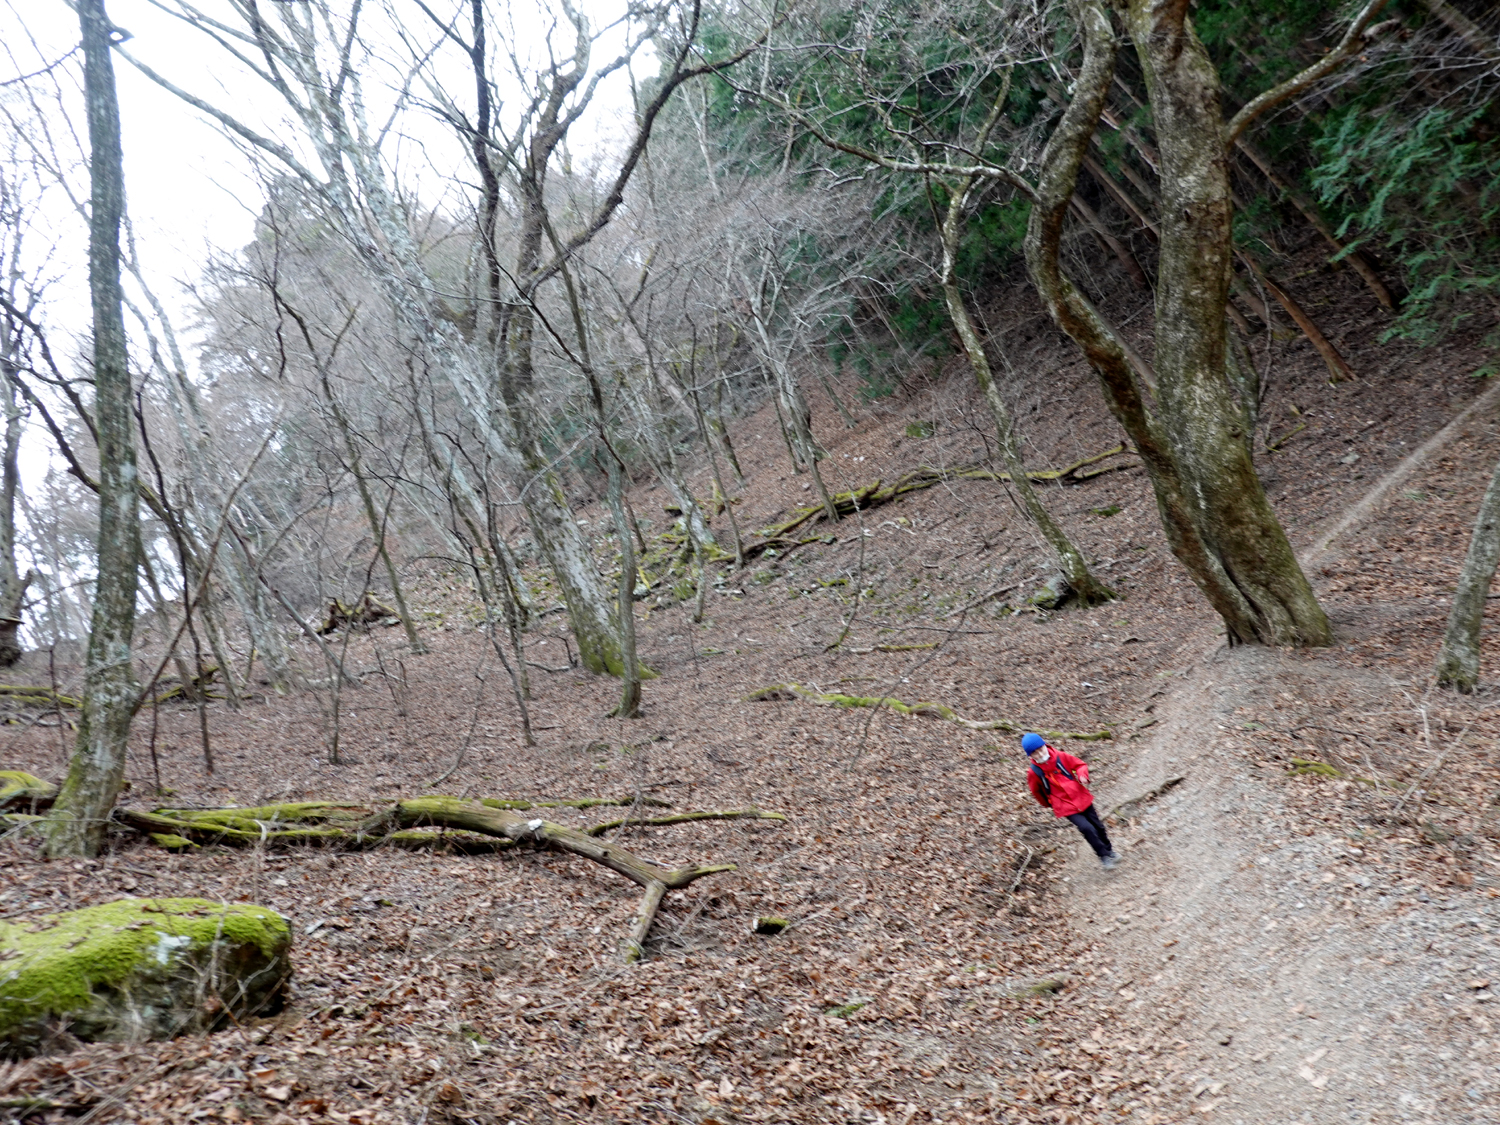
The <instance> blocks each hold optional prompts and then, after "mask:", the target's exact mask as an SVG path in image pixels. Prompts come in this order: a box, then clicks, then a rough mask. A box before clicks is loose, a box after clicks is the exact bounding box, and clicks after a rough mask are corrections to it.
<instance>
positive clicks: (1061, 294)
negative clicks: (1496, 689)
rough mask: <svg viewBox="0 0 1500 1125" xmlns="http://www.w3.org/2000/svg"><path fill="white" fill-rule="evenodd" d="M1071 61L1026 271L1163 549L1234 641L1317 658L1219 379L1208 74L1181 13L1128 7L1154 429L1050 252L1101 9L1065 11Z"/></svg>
mask: <svg viewBox="0 0 1500 1125" xmlns="http://www.w3.org/2000/svg"><path fill="white" fill-rule="evenodd" d="M1078 12H1079V17H1080V21H1081V24H1082V30H1083V33H1084V45H1085V47H1084V61H1083V65H1082V67H1081V68H1080V71H1079V75H1078V79H1077V82H1076V83H1075V86H1074V92H1073V100H1072V102H1071V103H1070V104H1069V106H1068V108H1067V110H1066V111H1065V112H1064V114H1063V118H1062V120H1061V121H1060V122H1059V124H1058V126H1057V129H1056V131H1055V132H1054V133H1053V136H1052V137H1051V139H1050V140H1049V141H1048V144H1047V148H1046V150H1045V151H1044V153H1043V156H1042V172H1041V176H1040V179H1039V182H1038V185H1037V189H1036V198H1035V202H1034V204H1033V207H1032V212H1031V217H1030V222H1029V226H1028V230H1027V237H1026V261H1027V268H1028V270H1029V271H1030V273H1031V276H1032V279H1033V281H1034V282H1035V284H1036V286H1037V289H1038V291H1039V292H1040V293H1041V295H1042V298H1043V300H1044V301H1045V302H1046V304H1047V307H1048V311H1049V312H1050V313H1051V315H1052V316H1053V318H1054V320H1056V322H1057V323H1058V325H1059V327H1061V328H1062V329H1063V330H1064V331H1066V332H1067V333H1068V334H1069V336H1071V337H1072V338H1073V339H1074V340H1075V341H1076V342H1077V343H1078V344H1079V345H1080V347H1082V348H1083V350H1084V352H1085V354H1086V355H1087V356H1088V358H1089V361H1090V363H1091V365H1092V366H1093V367H1094V369H1095V371H1096V372H1097V373H1098V374H1099V376H1100V379H1101V382H1102V383H1103V385H1104V389H1105V394H1106V397H1107V398H1108V400H1109V404H1110V408H1111V410H1112V411H1113V413H1114V414H1115V417H1116V418H1117V419H1119V421H1120V422H1121V424H1122V425H1124V426H1125V429H1126V431H1127V432H1128V433H1129V434H1130V436H1131V438H1132V439H1133V440H1134V441H1135V442H1136V447H1137V448H1138V449H1139V450H1140V453H1141V456H1142V459H1143V460H1144V462H1145V464H1146V467H1147V470H1148V472H1149V473H1150V474H1151V480H1152V485H1153V487H1154V489H1155V491H1156V498H1157V505H1158V508H1159V509H1160V511H1161V515H1162V521H1163V524H1164V526H1165V529H1166V532H1167V538H1168V542H1169V543H1170V544H1171V546H1172V550H1173V552H1174V553H1175V554H1176V555H1177V558H1178V559H1179V561H1181V562H1182V564H1183V566H1184V567H1185V568H1186V569H1187V571H1188V573H1189V574H1190V575H1191V576H1192V578H1193V580H1194V582H1196V583H1197V584H1198V586H1199V588H1200V589H1202V590H1203V592H1204V594H1205V595H1206V596H1207V598H1208V600H1209V602H1210V604H1211V605H1212V606H1213V607H1214V609H1215V610H1217V611H1218V613H1219V615H1220V616H1221V617H1222V618H1223V619H1224V623H1225V628H1226V632H1227V633H1228V636H1229V639H1230V642H1231V643H1234V642H1257V643H1261V644H1287V645H1294V644H1307V645H1321V644H1328V643H1329V642H1330V641H1331V639H1332V637H1331V633H1330V631H1329V628H1328V620H1327V618H1326V617H1324V615H1323V610H1322V607H1321V606H1319V605H1318V602H1317V599H1316V598H1315V597H1314V596H1313V593H1312V589H1311V587H1310V586H1309V585H1308V582H1307V578H1306V576H1305V575H1304V574H1303V573H1302V568H1301V567H1300V565H1299V564H1298V563H1297V559H1296V556H1295V554H1294V553H1293V552H1292V548H1291V544H1290V543H1289V542H1288V541H1287V538H1286V533H1285V532H1284V531H1283V530H1282V527H1281V524H1280V523H1279V522H1278V521H1277V519H1276V514H1275V512H1274V511H1273V510H1272V509H1271V505H1270V502H1269V501H1268V500H1267V499H1266V495H1265V490H1264V489H1263V488H1262V487H1261V483H1260V478H1259V477H1258V476H1256V473H1255V466H1254V463H1253V462H1252V460H1251V455H1250V443H1249V440H1248V437H1249V435H1248V434H1247V433H1246V431H1245V424H1244V417H1243V415H1242V413H1241V411H1240V410H1239V409H1238V407H1237V405H1236V403H1235V401H1234V396H1233V393H1232V391H1231V389H1230V385H1229V381H1228V363H1229V356H1228V352H1227V341H1226V329H1225V308H1226V305H1227V302H1228V289H1229V277H1230V259H1231V255H1232V238H1231V233H1232V232H1231V227H1230V220H1231V211H1230V207H1231V204H1230V198H1229V180H1228V158H1227V155H1226V145H1227V134H1226V130H1225V127H1224V123H1223V118H1222V115H1221V111H1220V108H1219V86H1218V76H1217V74H1216V73H1215V72H1214V69H1213V65H1212V63H1211V62H1210V60H1209V58H1208V56H1207V53H1206V52H1205V51H1204V49H1203V46H1202V44H1201V43H1200V42H1199V41H1198V39H1197V37H1196V35H1194V34H1193V31H1192V29H1191V27H1190V26H1189V25H1188V24H1187V22H1186V14H1185V8H1182V7H1181V6H1161V7H1153V6H1151V5H1150V4H1149V3H1148V2H1147V0H1130V4H1129V6H1128V9H1127V11H1126V20H1127V23H1128V25H1129V28H1130V31H1131V35H1132V38H1133V40H1134V42H1135V43H1136V46H1137V52H1138V54H1139V55H1140V59H1141V63H1142V67H1143V70H1144V71H1145V74H1146V84H1147V90H1148V92H1149V94H1150V98H1151V107H1152V112H1153V114H1154V115H1155V120H1156V126H1157V133H1158V136H1159V138H1160V142H1161V154H1160V159H1161V167H1160V172H1161V180H1162V200H1163V202H1162V208H1161V216H1162V219H1161V252H1160V265H1159V269H1158V279H1157V302H1156V355H1155V368H1156V370H1155V374H1156V380H1157V388H1156V391H1157V405H1158V410H1159V416H1154V415H1153V414H1152V412H1151V409H1150V407H1149V405H1148V401H1147V397H1146V394H1145V393H1144V392H1143V390H1142V388H1141V386H1140V383H1139V382H1138V380H1137V379H1136V376H1135V373H1134V372H1133V371H1132V370H1131V368H1130V365H1129V363H1128V362H1127V360H1126V354H1125V349H1124V347H1123V345H1122V343H1121V342H1120V340H1119V338H1118V337H1117V336H1116V334H1115V333H1114V332H1113V330H1112V329H1111V328H1110V327H1109V326H1108V325H1107V324H1106V323H1105V321H1104V319H1103V318H1102V317H1101V316H1100V315H1099V314H1098V312H1097V311H1096V310H1095V309H1094V308H1093V306H1092V305H1091V304H1090V303H1089V302H1088V299H1087V298H1086V297H1084V296H1083V294H1082V293H1080V292H1079V291H1078V290H1077V288H1076V286H1074V285H1073V284H1072V282H1071V281H1069V280H1068V278H1067V277H1066V276H1065V275H1064V274H1063V273H1062V271H1061V269H1060V267H1059V264H1058V251H1059V245H1060V241H1061V236H1062V227H1063V222H1064V220H1065V218H1066V216H1067V212H1068V205H1069V201H1070V200H1071V199H1072V196H1073V191H1074V187H1075V185H1076V183H1077V178H1078V168H1079V165H1080V164H1081V162H1082V159H1083V157H1084V155H1085V153H1086V152H1087V150H1088V145H1089V140H1090V138H1091V137H1092V135H1093V132H1094V129H1095V127H1096V125H1097V122H1098V119H1099V114H1100V112H1101V111H1102V109H1103V108H1104V101H1105V96H1106V94H1107V93H1108V90H1109V85H1110V81H1111V79H1112V78H1113V74H1114V62H1115V52H1116V42H1115V35H1114V30H1113V28H1112V27H1111V25H1110V20H1109V15H1108V13H1107V12H1106V11H1105V9H1104V7H1103V5H1102V4H1101V3H1100V2H1099V0H1082V2H1081V3H1080V4H1079V6H1078Z"/></svg>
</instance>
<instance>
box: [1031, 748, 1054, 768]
mask: <svg viewBox="0 0 1500 1125" xmlns="http://www.w3.org/2000/svg"><path fill="white" fill-rule="evenodd" d="M1050 757H1052V751H1051V748H1050V747H1048V746H1047V745H1046V744H1043V746H1042V748H1041V749H1040V750H1038V751H1037V752H1036V753H1035V754H1033V755H1032V756H1031V760H1032V761H1033V762H1035V763H1036V764H1037V765H1041V764H1042V763H1043V762H1045V761H1046V760H1047V759H1048V758H1050Z"/></svg>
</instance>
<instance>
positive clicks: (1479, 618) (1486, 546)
mask: <svg viewBox="0 0 1500 1125" xmlns="http://www.w3.org/2000/svg"><path fill="white" fill-rule="evenodd" d="M1497 564H1500V464H1496V466H1495V472H1494V475H1493V476H1491V477H1490V486H1489V487H1488V488H1487V489H1485V490H1484V499H1483V500H1482V501H1481V502H1480V504H1479V518H1478V519H1477V520H1475V521H1474V535H1473V537H1472V538H1470V540H1469V553H1468V554H1467V555H1465V556H1464V566H1463V570H1462V571H1460V572H1459V575H1458V589H1456V590H1455V591H1454V592H1453V608H1452V610H1450V611H1449V613H1448V631H1447V632H1446V633H1444V634H1443V647H1442V649H1441V651H1439V652H1438V658H1437V666H1436V668H1435V669H1434V671H1435V672H1436V674H1437V681H1438V683H1440V684H1442V685H1443V686H1444V687H1451V688H1457V689H1458V690H1459V691H1463V692H1469V691H1473V690H1474V687H1475V685H1477V684H1478V683H1479V634H1480V630H1481V628H1482V627H1483V625H1484V603H1485V599H1486V598H1487V597H1488V596H1489V592H1490V584H1491V583H1492V582H1494V580H1495V568H1496V566H1497Z"/></svg>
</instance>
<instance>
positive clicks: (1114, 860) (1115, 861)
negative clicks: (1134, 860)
mask: <svg viewBox="0 0 1500 1125" xmlns="http://www.w3.org/2000/svg"><path fill="white" fill-rule="evenodd" d="M1099 862H1100V863H1102V864H1104V866H1105V867H1118V866H1119V865H1120V857H1119V856H1117V855H1115V853H1114V852H1110V853H1109V854H1108V855H1106V856H1100V857H1099Z"/></svg>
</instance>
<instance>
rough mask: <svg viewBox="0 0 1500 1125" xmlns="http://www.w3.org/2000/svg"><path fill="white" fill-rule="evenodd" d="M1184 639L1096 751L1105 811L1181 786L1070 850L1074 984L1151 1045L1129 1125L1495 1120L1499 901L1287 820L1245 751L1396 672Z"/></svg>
mask: <svg viewBox="0 0 1500 1125" xmlns="http://www.w3.org/2000/svg"><path fill="white" fill-rule="evenodd" d="M1496 401H1500V388H1496V389H1495V390H1492V391H1490V392H1489V393H1487V394H1485V395H1484V396H1482V398H1481V399H1479V400H1478V401H1476V402H1475V403H1474V404H1472V406H1471V407H1470V408H1469V409H1468V410H1465V411H1464V412H1463V413H1462V414H1461V415H1460V416H1459V417H1457V418H1456V419H1455V420H1454V422H1453V423H1451V424H1450V425H1449V426H1447V427H1445V428H1444V429H1443V430H1442V431H1440V432H1439V433H1438V434H1437V435H1435V436H1434V437H1433V438H1432V439H1431V440H1430V441H1428V442H1427V443H1425V444H1424V445H1423V446H1422V448H1420V449H1419V450H1417V451H1416V452H1415V453H1414V454H1412V456H1411V457H1409V458H1407V459H1406V460H1404V461H1403V462H1402V463H1401V464H1399V465H1398V466H1396V467H1395V468H1394V469H1393V470H1392V471H1391V472H1390V473H1388V474H1386V475H1385V476H1384V477H1383V478H1382V479H1381V480H1380V481H1379V482H1377V484H1376V485H1375V486H1374V487H1373V488H1372V489H1370V490H1369V492H1367V493H1366V494H1365V496H1364V497H1363V498H1362V499H1361V500H1360V501H1359V502H1358V503H1356V504H1355V505H1353V506H1352V507H1350V508H1349V509H1348V510H1347V512H1346V513H1345V514H1344V516H1343V517H1342V518H1340V519H1339V520H1337V521H1336V522H1335V523H1334V524H1332V525H1331V529H1330V530H1328V531H1326V532H1324V533H1323V534H1320V535H1319V536H1318V537H1317V539H1316V541H1315V543H1314V546H1313V548H1312V551H1313V552H1314V553H1316V555H1317V556H1318V557H1319V558H1321V557H1324V556H1325V555H1326V554H1327V553H1328V552H1329V550H1330V545H1331V543H1332V541H1333V540H1334V539H1335V538H1337V537H1339V536H1342V535H1346V534H1347V533H1349V532H1350V531H1352V530H1354V529H1355V528H1356V527H1358V526H1359V525H1361V524H1362V523H1363V522H1364V521H1366V520H1367V519H1370V518H1371V517H1372V515H1373V514H1374V513H1375V512H1376V509H1377V508H1378V507H1379V505H1380V503H1381V500H1382V499H1383V498H1384V497H1386V496H1387V495H1389V493H1390V492H1391V490H1392V489H1393V488H1394V487H1396V486H1397V485H1399V484H1400V483H1401V482H1402V481H1404V480H1405V479H1407V478H1408V477H1409V476H1410V475H1411V473H1412V472H1413V471H1414V469H1415V468H1417V467H1419V466H1420V465H1421V464H1422V463H1423V462H1425V461H1427V460H1429V459H1430V458H1431V457H1432V455H1433V454H1434V453H1435V452H1436V451H1437V450H1438V449H1439V448H1440V447H1442V446H1443V445H1444V444H1446V443H1447V442H1448V441H1449V440H1451V438H1452V437H1453V436H1454V434H1456V433H1457V432H1458V431H1459V430H1460V429H1461V428H1462V427H1463V425H1464V424H1466V423H1467V422H1469V421H1471V420H1473V419H1474V418H1475V417H1476V412H1477V411H1480V410H1484V409H1487V408H1489V407H1491V406H1493V404H1494V403H1495V402H1496ZM1197 651H1198V653H1199V655H1198V657H1197V659H1195V660H1194V661H1193V662H1192V663H1191V664H1190V665H1189V666H1188V667H1186V668H1183V669H1182V670H1181V672H1180V675H1179V678H1176V679H1174V680H1173V681H1172V682H1171V686H1169V687H1168V688H1167V690H1166V691H1165V692H1161V693H1157V696H1156V697H1155V700H1154V707H1155V709H1154V712H1153V714H1152V718H1154V719H1155V722H1154V723H1152V724H1151V725H1150V726H1149V731H1148V732H1146V733H1148V734H1149V737H1145V736H1143V737H1141V738H1140V739H1139V740H1138V741H1135V742H1126V743H1125V744H1124V745H1123V746H1121V747H1118V748H1117V749H1116V750H1115V751H1114V759H1113V761H1111V758H1110V756H1109V755H1101V759H1100V766H1101V767H1102V768H1101V769H1099V771H1098V774H1099V776H1098V780H1099V782H1100V785H1099V794H1100V803H1101V805H1102V806H1104V807H1107V808H1113V807H1115V806H1118V805H1119V804H1121V803H1122V802H1125V801H1128V800H1131V799H1134V798H1136V797H1139V796H1141V795H1142V794H1147V793H1150V792H1152V791H1153V790H1155V789H1157V788H1158V787H1159V786H1162V785H1163V784H1164V783H1166V782H1168V781H1170V780H1171V779H1173V778H1177V777H1181V778H1183V780H1182V781H1181V782H1180V783H1178V784H1176V785H1175V786H1173V787H1172V788H1170V789H1169V790H1168V792H1166V793H1165V794H1163V795H1162V796H1161V797H1159V798H1157V799H1155V800H1152V801H1149V802H1146V803H1144V804H1142V805H1141V806H1140V807H1139V810H1138V814H1137V815H1136V816H1135V817H1134V819H1132V820H1131V821H1130V824H1129V826H1128V827H1122V828H1121V829H1119V830H1118V832H1117V844H1118V845H1119V847H1120V850H1121V852H1122V854H1123V856H1124V862H1123V863H1122V865H1121V866H1120V867H1119V868H1118V869H1117V870H1115V871H1113V872H1105V871H1103V870H1101V869H1100V868H1099V867H1098V865H1097V863H1096V861H1095V860H1094V858H1093V856H1092V854H1090V853H1088V852H1087V849H1085V848H1084V847H1083V846H1082V844H1081V842H1077V841H1074V840H1072V839H1069V840H1068V843H1067V847H1068V848H1069V849H1071V850H1072V853H1073V854H1072V855H1071V856H1070V857H1069V859H1068V861H1067V863H1066V874H1067V875H1068V876H1069V878H1068V882H1069V884H1070V885H1071V886H1072V887H1073V888H1074V889H1073V891H1072V894H1073V896H1074V902H1075V907H1074V913H1075V916H1076V920H1077V925H1078V927H1079V929H1080V931H1081V932H1082V933H1083V934H1085V935H1092V936H1093V937H1095V938H1096V944H1095V947H1094V950H1095V955H1096V958H1097V965H1098V966H1099V967H1100V968H1101V972H1100V973H1099V975H1096V976H1095V977H1094V979H1093V981H1092V982H1091V983H1090V984H1089V985H1088V986H1087V989H1090V990H1100V989H1102V990H1103V991H1104V992H1105V993H1107V994H1112V995H1113V1000H1114V1004H1115V1007H1116V1011H1117V1012H1119V1013H1120V1018H1121V1020H1122V1021H1124V1022H1126V1023H1129V1024H1140V1025H1143V1026H1144V1027H1145V1028H1146V1030H1147V1031H1148V1032H1149V1033H1151V1034H1149V1035H1148V1038H1150V1039H1151V1040H1152V1046H1151V1047H1150V1048H1143V1049H1142V1053H1143V1055H1145V1054H1150V1053H1152V1052H1154V1053H1155V1058H1154V1061H1153V1062H1152V1063H1151V1064H1150V1065H1153V1066H1154V1067H1155V1068H1156V1069H1157V1071H1158V1073H1159V1074H1160V1080H1159V1081H1158V1082H1156V1083H1155V1089H1154V1091H1152V1093H1153V1094H1154V1098H1155V1104H1150V1103H1151V1102H1152V1100H1153V1099H1152V1098H1149V1097H1148V1098H1145V1099H1143V1101H1144V1102H1146V1103H1148V1104H1142V1105H1141V1106H1140V1107H1139V1108H1138V1109H1137V1110H1136V1116H1134V1117H1132V1118H1130V1119H1131V1120H1141V1121H1147V1122H1153V1121H1179V1120H1185V1119H1186V1118H1187V1116H1188V1115H1190V1114H1191V1115H1193V1116H1194V1117H1195V1118H1196V1117H1197V1116H1198V1115H1202V1116H1203V1117H1204V1118H1205V1119H1207V1120H1216V1121H1222V1122H1230V1123H1234V1125H1259V1123H1267V1125H1270V1123H1275V1125H1297V1123H1306V1125H1323V1123H1329V1125H1332V1123H1334V1122H1339V1123H1354V1125H1365V1123H1371V1125H1374V1123H1377V1122H1398V1121H1399V1122H1406V1121H1411V1122H1422V1121H1440V1122H1444V1123H1451V1125H1468V1123H1476V1125H1477V1123H1492V1122H1497V1121H1500V1071H1497V1068H1496V1065H1495V1059H1496V1055H1495V1053H1494V1052H1495V1050H1496V1043H1495V1036H1494V1034H1493V1031H1494V1028H1493V1024H1492V1022H1491V1017H1493V1016H1495V1015H1497V1014H1500V1013H1496V1012H1495V1010H1494V1008H1495V1006H1494V1005H1493V1004H1491V1003H1488V1001H1489V1000H1490V997H1491V995H1492V993H1491V991H1490V990H1489V989H1488V988H1484V987H1476V986H1478V985H1480V984H1481V982H1483V981H1487V980H1490V979H1493V978H1494V977H1495V976H1497V975H1500V941H1497V933H1500V900H1497V899H1496V898H1494V897H1487V896H1486V895H1484V894H1481V893H1476V892H1475V891H1473V890H1470V891H1467V892H1463V891H1459V890H1457V889H1456V888H1450V889H1449V890H1451V891H1452V893H1451V894H1446V892H1445V893H1444V894H1439V893H1438V892H1434V893H1433V894H1428V893H1427V891H1426V890H1424V889H1423V888H1421V887H1420V886H1415V885H1413V884H1412V883H1411V882H1410V881H1406V880H1402V879H1400V877H1399V873H1398V872H1395V871H1393V869H1392V867H1391V866H1390V865H1388V864H1382V863H1380V862H1378V861H1379V860H1380V859H1381V858H1382V856H1381V848H1382V846H1383V845H1382V842H1381V841H1380V840H1379V839H1378V837H1375V836H1372V837H1370V838H1369V839H1368V840H1367V839H1364V838H1360V839H1351V837H1350V835H1348V834H1346V833H1345V832H1341V831H1334V830H1331V828H1330V826H1329V825H1328V824H1327V823H1326V822H1323V821H1317V820H1312V819H1309V818H1307V817H1306V816H1303V815H1301V814H1300V813H1299V812H1298V810H1297V808H1296V805H1295V802H1294V801H1292V800H1290V799H1289V793H1288V790H1287V788H1286V786H1287V785H1295V784H1299V780H1298V779H1289V778H1288V777H1287V774H1286V771H1285V769H1284V767H1282V766H1281V765H1280V764H1278V763H1273V762H1270V761H1266V760H1261V759H1262V758H1263V757H1265V755H1263V754H1259V753H1258V752H1257V744H1256V735H1255V730H1256V729H1257V728H1259V727H1261V726H1263V725H1270V724H1276V723H1284V722H1285V720H1286V718H1287V717H1288V716H1290V715H1292V714H1298V713H1302V712H1304V711H1306V710H1307V709H1308V708H1314V709H1321V710H1322V711H1323V712H1324V713H1325V714H1335V715H1336V714H1339V713H1340V712H1345V713H1347V712H1348V711H1349V710H1354V709H1362V710H1365V711H1368V710H1371V709H1378V708H1380V707H1382V706H1384V705H1386V704H1388V702H1389V700H1390V699H1391V697H1392V695H1393V693H1395V692H1397V691H1399V686H1398V685H1397V684H1396V683H1395V682H1393V680H1392V678H1391V677H1390V676H1389V675H1381V674H1379V673H1377V672H1374V671H1368V670H1366V669H1363V668H1358V667H1353V666H1350V664H1349V663H1348V662H1347V661H1340V659H1339V654H1338V651H1337V650H1330V651H1328V652H1325V653H1316V654H1309V653H1287V652H1279V651H1268V650H1264V649H1258V648H1250V647H1242V648H1238V649H1234V650H1230V649H1227V648H1225V647H1224V645H1223V644H1222V641H1220V640H1219V639H1218V638H1217V637H1212V636H1209V635H1207V634H1205V635H1203V636H1202V638H1201V640H1200V645H1199V647H1198V649H1197ZM1146 706H1147V707H1148V708H1149V707H1151V706H1152V702H1151V701H1148V702H1147V704H1146ZM1143 718H1144V716H1143ZM1370 772H1372V773H1373V772H1374V771H1373V769H1372V770H1371V771H1370ZM1396 799H1397V798H1396V797H1395V796H1394V795H1393V796H1392V797H1391V800H1392V801H1395V800H1396ZM1491 861H1492V862H1493V859H1492V860H1491ZM1445 895H1446V897H1445Z"/></svg>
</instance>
